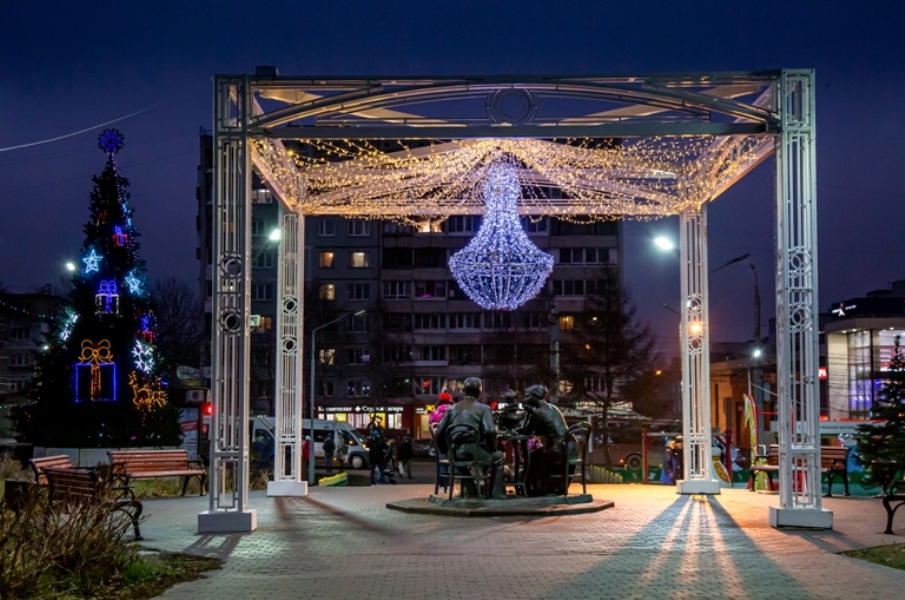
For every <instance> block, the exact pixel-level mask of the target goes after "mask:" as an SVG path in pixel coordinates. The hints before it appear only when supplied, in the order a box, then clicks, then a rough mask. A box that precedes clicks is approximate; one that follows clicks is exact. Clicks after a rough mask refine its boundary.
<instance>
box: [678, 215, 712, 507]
mask: <svg viewBox="0 0 905 600" xmlns="http://www.w3.org/2000/svg"><path fill="white" fill-rule="evenodd" d="M679 223H680V227H681V231H680V233H679V238H680V240H681V242H680V245H681V261H682V437H683V441H684V445H683V463H684V471H685V473H684V479H683V480H681V481H679V482H677V491H678V493H680V494H719V493H720V484H719V482H718V481H716V480H715V479H713V476H712V474H711V466H710V464H711V462H712V460H711V457H710V456H711V455H710V447H711V440H710V323H709V322H708V314H707V302H708V300H707V298H708V296H707V294H708V290H707V205H706V204H705V205H704V206H703V207H702V208H701V210H700V211H699V212H684V213H682V214H681V215H680V216H679Z"/></svg>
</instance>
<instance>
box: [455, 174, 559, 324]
mask: <svg viewBox="0 0 905 600" xmlns="http://www.w3.org/2000/svg"><path fill="white" fill-rule="evenodd" d="M520 191H521V188H520V186H519V182H518V179H517V178H516V175H515V167H514V165H513V164H512V163H511V162H509V161H506V160H498V161H495V162H493V163H492V164H491V165H490V166H488V168H487V169H486V174H485V180H484V185H483V192H484V204H485V206H486V211H485V213H484V220H483V222H482V223H481V228H480V229H479V230H478V233H477V235H475V237H474V238H472V240H471V241H470V242H469V243H468V245H467V246H465V247H464V248H463V249H461V250H459V251H458V252H456V253H455V254H453V255H452V256H451V257H450V259H449V268H450V270H451V271H452V274H453V277H455V279H456V282H458V284H459V287H461V288H462V291H464V292H465V294H466V295H468V297H469V298H471V299H472V300H474V301H475V302H476V303H478V304H479V305H480V306H481V307H482V308H484V309H487V310H515V309H516V308H518V307H519V306H521V305H522V304H524V303H525V302H527V301H528V300H530V299H531V298H533V297H534V296H536V295H537V293H538V292H539V291H540V289H541V287H542V286H543V285H544V282H545V281H546V280H547V277H548V276H549V275H550V271H551V270H552V269H553V257H552V256H550V255H549V254H547V253H546V252H542V251H541V250H540V249H538V247H537V246H535V245H534V244H533V243H531V240H529V239H528V236H527V235H525V232H524V231H522V226H521V223H520V221H519V216H518V213H517V212H516V209H515V205H516V200H517V199H518V198H519V195H520Z"/></svg>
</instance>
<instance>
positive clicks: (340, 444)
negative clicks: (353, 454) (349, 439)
mask: <svg viewBox="0 0 905 600" xmlns="http://www.w3.org/2000/svg"><path fill="white" fill-rule="evenodd" d="M348 456H349V446H348V445H347V444H346V440H345V438H344V437H343V434H342V432H341V431H337V432H336V462H337V463H339V472H340V473H344V472H345V470H346V468H345V467H346V458H347V457H348Z"/></svg>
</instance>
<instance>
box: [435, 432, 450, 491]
mask: <svg viewBox="0 0 905 600" xmlns="http://www.w3.org/2000/svg"><path fill="white" fill-rule="evenodd" d="M439 425H440V424H439V423H432V424H431V426H430V432H431V445H432V446H433V447H434V452H435V453H436V454H437V460H436V470H435V473H434V496H436V495H437V494H439V493H440V480H441V479H442V480H443V491H444V492H445V491H446V489H447V488H448V487H449V482H450V480H449V459H448V458H446V456H445V455H444V454H441V453H440V448H438V447H437V427H438V426H439Z"/></svg>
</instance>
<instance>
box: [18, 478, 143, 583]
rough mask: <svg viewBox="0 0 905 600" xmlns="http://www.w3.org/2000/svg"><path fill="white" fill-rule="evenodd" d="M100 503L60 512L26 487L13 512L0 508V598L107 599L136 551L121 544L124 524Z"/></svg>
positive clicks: (125, 530)
mask: <svg viewBox="0 0 905 600" xmlns="http://www.w3.org/2000/svg"><path fill="white" fill-rule="evenodd" d="M107 491H109V490H104V492H107ZM105 497H106V496H105V495H104V493H101V494H99V495H98V496H97V497H95V498H93V499H90V500H85V501H84V502H80V503H78V504H74V505H72V506H70V507H68V510H67V511H63V510H62V507H61V506H60V505H59V504H58V503H57V504H54V505H51V503H50V502H49V500H48V495H47V494H46V493H45V490H42V489H38V488H36V487H32V488H31V490H30V491H29V492H28V493H26V494H25V496H24V498H23V500H22V502H20V503H19V505H18V509H19V510H18V511H13V510H12V507H10V506H9V504H8V503H7V502H6V501H5V500H4V501H2V502H0V598H47V597H60V596H65V595H72V596H99V597H104V596H107V595H108V594H109V592H110V591H111V588H112V587H113V586H116V584H117V583H118V582H119V581H121V580H122V577H123V574H124V573H125V572H126V570H127V569H128V568H129V566H130V565H131V564H133V563H134V562H135V561H136V560H137V559H138V549H137V547H136V546H135V545H134V544H132V543H130V542H129V541H128V540H127V536H128V535H129V534H130V533H131V532H130V528H131V522H130V520H129V519H128V517H127V516H126V515H124V514H123V513H122V512H117V513H115V514H111V511H112V506H111V505H110V504H108V503H107V502H105Z"/></svg>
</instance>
